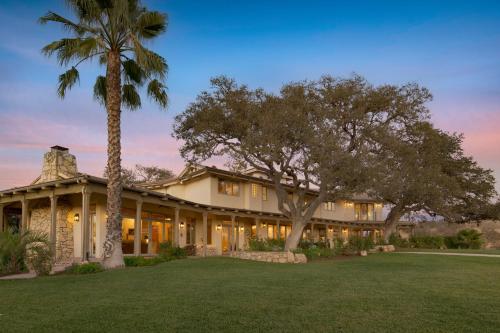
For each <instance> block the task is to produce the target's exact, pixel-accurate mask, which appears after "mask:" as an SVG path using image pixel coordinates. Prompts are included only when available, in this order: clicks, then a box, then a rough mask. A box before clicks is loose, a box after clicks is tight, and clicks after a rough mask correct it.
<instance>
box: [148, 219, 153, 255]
mask: <svg viewBox="0 0 500 333" xmlns="http://www.w3.org/2000/svg"><path fill="white" fill-rule="evenodd" d="M152 253H153V220H151V219H148V254H152Z"/></svg>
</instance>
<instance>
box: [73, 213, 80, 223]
mask: <svg viewBox="0 0 500 333" xmlns="http://www.w3.org/2000/svg"><path fill="white" fill-rule="evenodd" d="M78 221H80V214H75V216H74V217H73V222H78Z"/></svg>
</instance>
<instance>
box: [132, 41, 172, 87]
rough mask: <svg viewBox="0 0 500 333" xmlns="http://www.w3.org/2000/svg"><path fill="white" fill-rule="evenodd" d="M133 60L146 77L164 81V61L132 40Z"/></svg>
mask: <svg viewBox="0 0 500 333" xmlns="http://www.w3.org/2000/svg"><path fill="white" fill-rule="evenodd" d="M133 43H134V53H135V58H136V59H135V60H136V62H137V64H138V65H139V66H141V68H142V70H143V71H144V72H145V73H146V75H147V76H151V77H155V78H158V79H160V80H162V81H163V80H164V79H165V77H166V75H167V72H168V65H167V62H166V61H165V59H164V58H163V57H162V56H160V55H159V54H157V53H155V52H153V51H151V50H148V49H147V48H145V47H144V46H142V44H141V43H140V42H139V41H138V40H137V39H136V38H133Z"/></svg>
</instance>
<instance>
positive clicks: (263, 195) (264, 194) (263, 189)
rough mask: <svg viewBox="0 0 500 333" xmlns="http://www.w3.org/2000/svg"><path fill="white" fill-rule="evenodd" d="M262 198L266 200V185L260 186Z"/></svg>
mask: <svg viewBox="0 0 500 333" xmlns="http://www.w3.org/2000/svg"><path fill="white" fill-rule="evenodd" d="M262 200H264V201H267V187H265V186H262Z"/></svg>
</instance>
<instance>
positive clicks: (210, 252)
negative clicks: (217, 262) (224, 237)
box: [196, 245, 218, 257]
mask: <svg viewBox="0 0 500 333" xmlns="http://www.w3.org/2000/svg"><path fill="white" fill-rule="evenodd" d="M196 255H197V256H203V245H197V246H196ZM216 255H218V253H217V248H216V247H215V246H213V245H207V257H214V256H216Z"/></svg>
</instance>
